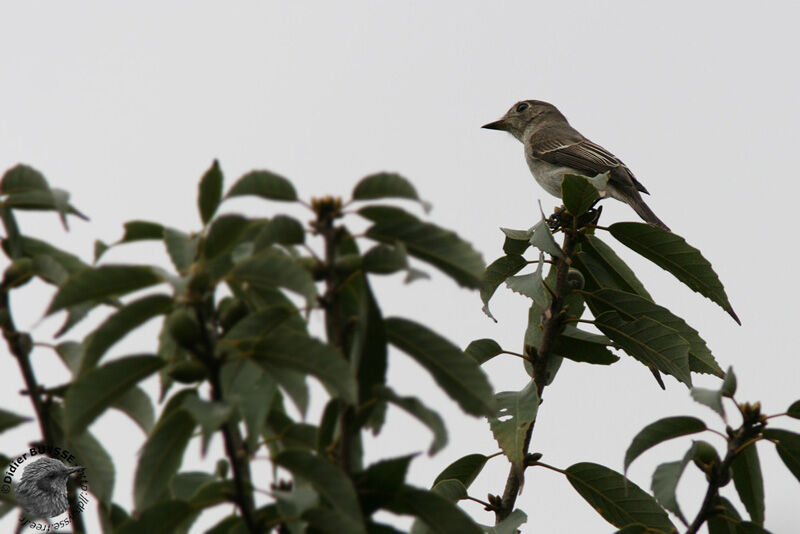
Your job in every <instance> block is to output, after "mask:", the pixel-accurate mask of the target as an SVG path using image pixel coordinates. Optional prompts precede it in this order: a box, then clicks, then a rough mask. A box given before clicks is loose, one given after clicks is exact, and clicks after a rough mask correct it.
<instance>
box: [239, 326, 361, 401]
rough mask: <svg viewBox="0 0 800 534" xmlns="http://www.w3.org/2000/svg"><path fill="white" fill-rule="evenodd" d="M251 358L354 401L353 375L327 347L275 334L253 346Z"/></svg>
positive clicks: (287, 334) (297, 336) (303, 338)
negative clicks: (314, 380)
mask: <svg viewBox="0 0 800 534" xmlns="http://www.w3.org/2000/svg"><path fill="white" fill-rule="evenodd" d="M253 357H254V358H255V360H256V362H266V363H267V364H269V365H274V366H276V367H284V368H288V369H290V370H294V371H300V372H301V373H304V374H310V375H313V376H314V377H316V378H317V379H319V380H320V382H322V383H323V385H325V387H326V388H328V389H329V390H330V391H331V392H332V393H333V394H334V395H338V396H341V397H342V398H343V399H344V400H345V401H346V402H350V403H354V402H356V399H357V396H356V381H355V377H354V376H353V372H352V370H351V369H350V366H349V365H348V364H347V362H346V361H345V359H344V358H343V357H342V355H341V354H340V353H339V351H337V350H336V349H335V348H333V347H332V346H330V345H328V344H325V343H322V342H320V341H318V340H316V339H314V338H310V337H308V336H306V335H301V334H296V333H294V332H276V333H275V334H273V335H270V336H268V337H267V338H265V339H264V340H262V341H260V342H259V343H258V344H257V345H256V346H255V348H254V353H253ZM267 372H269V369H267Z"/></svg>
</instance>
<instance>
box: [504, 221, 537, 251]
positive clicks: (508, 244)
mask: <svg viewBox="0 0 800 534" xmlns="http://www.w3.org/2000/svg"><path fill="white" fill-rule="evenodd" d="M500 230H501V231H502V232H503V233H504V234H505V236H506V237H505V241H503V252H505V253H506V254H508V255H509V256H521V255H522V254H523V253H524V252H525V251H526V250H528V247H529V246H531V243H530V241H529V240H530V238H531V234H530V233H529V232H528V231H527V230H512V229H511V228H500Z"/></svg>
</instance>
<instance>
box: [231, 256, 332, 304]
mask: <svg viewBox="0 0 800 534" xmlns="http://www.w3.org/2000/svg"><path fill="white" fill-rule="evenodd" d="M230 278H231V279H232V280H233V281H236V282H240V283H248V284H252V285H253V286H254V287H256V288H263V289H273V288H277V287H283V288H286V289H288V290H290V291H294V292H295V293H298V294H299V295H301V296H303V297H305V299H306V302H307V303H308V304H309V305H313V304H314V303H315V301H316V297H317V288H316V286H315V285H314V279H313V278H312V276H311V273H309V272H308V271H307V270H306V269H304V268H303V267H302V266H300V265H299V264H298V263H297V262H296V261H295V260H294V259H292V258H291V257H289V256H287V255H286V254H283V253H282V252H279V251H277V250H274V249H270V250H266V251H264V252H262V253H260V254H258V255H256V256H253V257H252V258H249V259H247V260H244V261H243V262H241V263H239V264H238V265H236V266H235V267H234V268H233V272H231V274H230Z"/></svg>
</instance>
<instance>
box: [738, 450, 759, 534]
mask: <svg viewBox="0 0 800 534" xmlns="http://www.w3.org/2000/svg"><path fill="white" fill-rule="evenodd" d="M731 471H732V472H733V484H734V486H736V491H737V492H738V493H739V498H740V499H741V500H742V503H743V504H744V507H745V508H747V513H748V514H750V519H752V521H753V523H756V524H757V525H763V524H764V478H763V477H762V476H761V464H760V463H759V461H758V450H757V449H756V445H755V443H752V444H750V445H748V446H747V447H745V448H744V449H743V450H742V451H741V452H739V454H737V455H736V457H735V458H734V459H733V463H732V464H731Z"/></svg>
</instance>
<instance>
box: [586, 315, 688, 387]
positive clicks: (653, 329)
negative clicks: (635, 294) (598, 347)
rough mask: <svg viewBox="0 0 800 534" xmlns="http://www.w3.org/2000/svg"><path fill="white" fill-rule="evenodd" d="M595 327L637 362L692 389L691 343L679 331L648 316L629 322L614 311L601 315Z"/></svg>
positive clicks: (596, 319)
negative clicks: (690, 370)
mask: <svg viewBox="0 0 800 534" xmlns="http://www.w3.org/2000/svg"><path fill="white" fill-rule="evenodd" d="M595 325H596V326H597V328H599V329H600V331H602V332H603V333H604V334H605V335H607V336H608V337H609V338H611V340H612V341H614V342H615V343H617V344H618V345H620V346H621V347H622V348H623V349H624V350H625V352H627V353H628V354H630V355H631V356H633V357H634V358H636V359H637V360H639V361H641V362H642V363H644V364H645V365H652V366H653V367H655V368H656V369H658V370H659V371H662V372H664V373H667V374H670V375H672V376H674V377H675V378H677V379H678V380H680V381H681V382H683V383H684V384H686V385H688V386H691V384H692V377H691V375H690V372H689V355H688V353H689V344H688V343H687V342H686V341H685V340H684V339H683V338H682V337H681V336H680V335H679V334H678V332H677V331H676V330H674V329H672V328H669V327H667V326H665V325H663V324H661V323H659V322H657V321H654V320H653V319H650V318H649V317H647V316H642V317H639V318H638V319H636V320H634V321H631V322H626V321H625V320H624V319H623V318H622V317H621V316H620V315H619V314H618V313H617V312H614V311H607V312H604V313H601V314H600V315H599V316H597V317H596V318H595Z"/></svg>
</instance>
